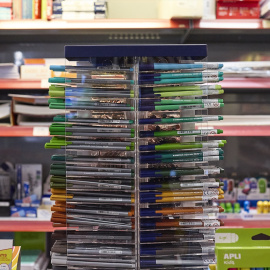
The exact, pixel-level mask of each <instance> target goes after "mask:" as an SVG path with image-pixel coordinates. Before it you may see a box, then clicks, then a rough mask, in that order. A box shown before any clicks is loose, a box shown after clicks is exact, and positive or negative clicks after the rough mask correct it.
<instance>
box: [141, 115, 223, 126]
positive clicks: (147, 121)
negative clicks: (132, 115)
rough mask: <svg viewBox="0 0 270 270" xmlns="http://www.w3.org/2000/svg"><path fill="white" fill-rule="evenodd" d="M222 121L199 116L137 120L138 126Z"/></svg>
mask: <svg viewBox="0 0 270 270" xmlns="http://www.w3.org/2000/svg"><path fill="white" fill-rule="evenodd" d="M220 120H223V117H222V116H214V115H213V116H212V115H211V116H199V117H181V118H142V119H139V124H140V125H147V124H150V125H151V124H156V125H160V124H177V123H186V122H204V121H220Z"/></svg>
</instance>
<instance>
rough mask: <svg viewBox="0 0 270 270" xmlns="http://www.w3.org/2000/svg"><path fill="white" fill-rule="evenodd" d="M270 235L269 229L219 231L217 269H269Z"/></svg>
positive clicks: (217, 235) (217, 238) (217, 233)
mask: <svg viewBox="0 0 270 270" xmlns="http://www.w3.org/2000/svg"><path fill="white" fill-rule="evenodd" d="M269 233H270V231H269V229H235V228H230V229H218V230H217V232H216V256H217V269H219V270H228V269H237V270H239V269H256V270H259V269H260V270H265V269H268V266H269V258H268V257H267V256H266V254H268V252H269V244H268V242H269V237H270V236H269ZM232 251H233V252H232Z"/></svg>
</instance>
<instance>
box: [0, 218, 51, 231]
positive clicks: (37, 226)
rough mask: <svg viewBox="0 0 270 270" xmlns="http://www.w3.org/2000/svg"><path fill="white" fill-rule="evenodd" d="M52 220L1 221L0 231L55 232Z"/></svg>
mask: <svg viewBox="0 0 270 270" xmlns="http://www.w3.org/2000/svg"><path fill="white" fill-rule="evenodd" d="M53 231H54V228H53V226H52V223H51V222H50V221H32V220H31V221H21V220H18V221H14V220H12V221H6V220H1V221H0V232H53Z"/></svg>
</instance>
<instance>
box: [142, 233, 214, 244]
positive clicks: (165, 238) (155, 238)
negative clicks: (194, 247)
mask: <svg viewBox="0 0 270 270" xmlns="http://www.w3.org/2000/svg"><path fill="white" fill-rule="evenodd" d="M214 239H215V236H214V235H205V234H202V233H201V234H196V233H194V234H190V235H184V234H183V235H181V234H179V235H178V234H177V232H176V233H175V234H173V233H172V234H169V233H168V234H166V233H162V232H148V234H147V235H142V234H141V237H140V241H141V243H153V242H181V243H185V242H189V243H192V242H202V243H203V242H208V241H213V240H214Z"/></svg>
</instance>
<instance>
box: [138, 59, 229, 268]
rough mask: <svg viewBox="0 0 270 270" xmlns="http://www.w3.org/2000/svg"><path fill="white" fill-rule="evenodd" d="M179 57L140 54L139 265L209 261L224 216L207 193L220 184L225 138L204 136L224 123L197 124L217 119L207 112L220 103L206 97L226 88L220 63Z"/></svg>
mask: <svg viewBox="0 0 270 270" xmlns="http://www.w3.org/2000/svg"><path fill="white" fill-rule="evenodd" d="M165 55H166V54H165ZM181 60H182V59H179V58H178V59H177V58H174V59H172V58H170V57H159V58H154V59H152V58H150V57H144V58H143V59H142V61H140V64H139V74H138V77H139V81H138V83H139V87H140V88H139V102H138V104H139V105H138V109H139V137H140V139H139V159H140V160H139V162H140V174H139V181H140V211H139V212H140V255H141V256H140V267H141V269H152V268H155V269H156V268H160V269H182V268H180V267H184V266H186V267H188V269H197V268H199V269H207V267H208V264H209V263H213V262H214V261H215V254H214V248H215V244H214V228H215V227H219V226H220V225H221V222H220V221H219V220H218V219H217V218H216V216H215V215H213V214H215V213H218V212H221V211H223V209H222V208H220V207H217V206H212V201H213V200H215V199H218V198H222V197H223V191H222V190H221V188H220V183H219V182H218V181H217V180H216V179H215V177H216V176H217V175H219V174H220V173H221V172H222V169H221V168H219V167H216V166H215V165H214V164H215V163H216V161H218V160H221V159H223V150H222V149H221V147H222V146H223V144H224V142H225V141H221V140H210V138H209V137H208V136H209V135H216V134H219V133H222V130H216V129H213V128H207V129H198V127H199V125H198V124H199V123H200V122H202V121H203V122H205V121H211V120H221V119H222V117H220V116H208V115H207V109H208V108H219V107H221V106H223V100H222V99H219V98H214V99H213V98H211V97H210V96H211V95H215V96H218V95H219V94H221V93H222V92H223V91H222V90H221V87H220V86H219V85H216V84H215V83H217V82H219V81H220V80H222V75H223V73H222V72H221V71H220V68H221V66H222V65H220V64H211V63H209V64H208V63H207V62H201V63H194V61H192V60H188V61H184V60H183V61H181ZM195 123H197V125H198V126H196V127H195ZM213 163H214V164H213Z"/></svg>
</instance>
